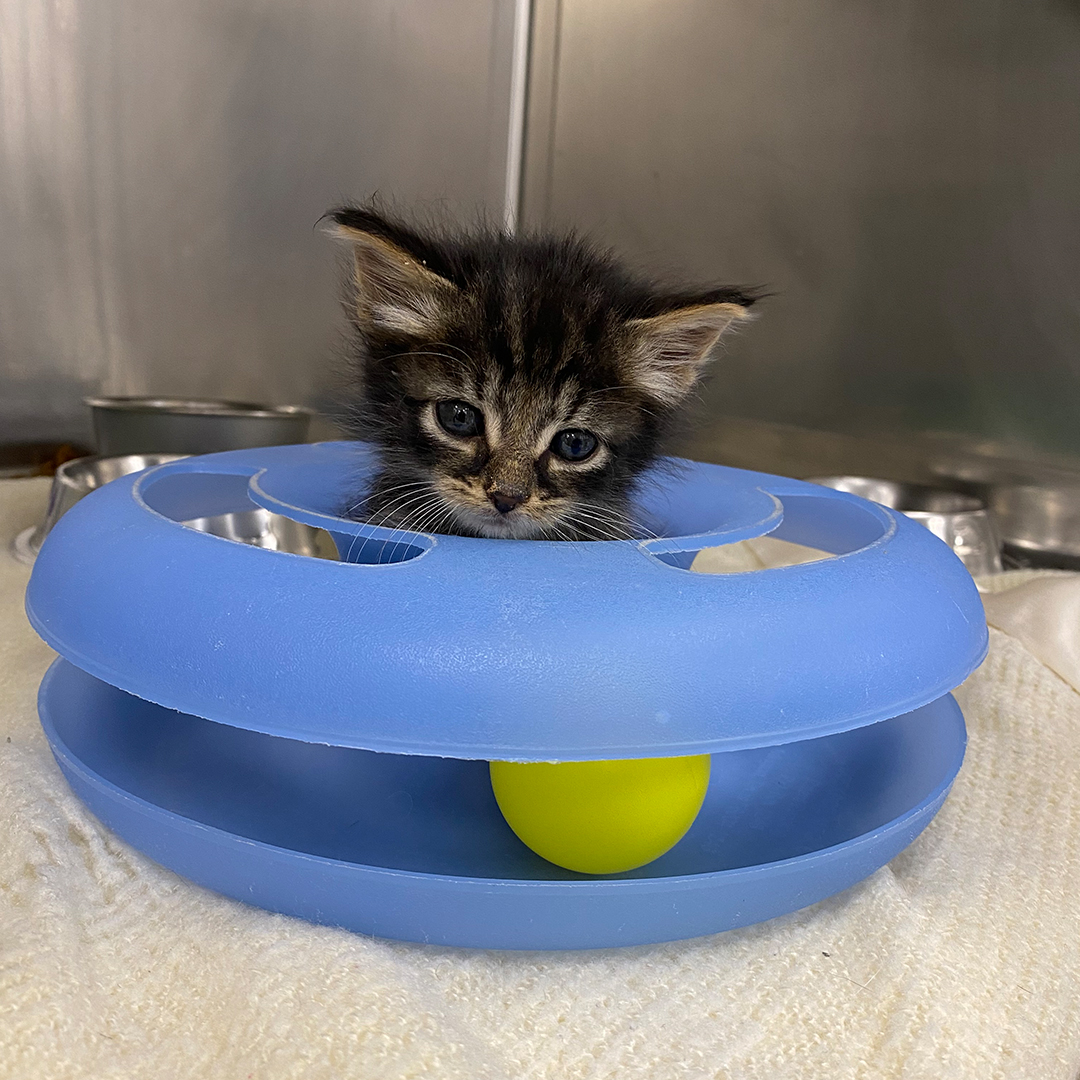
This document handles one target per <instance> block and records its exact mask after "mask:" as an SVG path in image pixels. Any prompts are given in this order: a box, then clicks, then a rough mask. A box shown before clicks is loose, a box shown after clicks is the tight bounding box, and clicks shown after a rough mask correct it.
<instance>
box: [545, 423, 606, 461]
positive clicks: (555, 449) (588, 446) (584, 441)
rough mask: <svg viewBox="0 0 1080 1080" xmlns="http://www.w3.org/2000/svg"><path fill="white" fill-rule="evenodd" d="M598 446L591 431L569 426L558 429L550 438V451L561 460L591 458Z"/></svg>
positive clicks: (597, 441)
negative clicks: (552, 437) (563, 429)
mask: <svg viewBox="0 0 1080 1080" xmlns="http://www.w3.org/2000/svg"><path fill="white" fill-rule="evenodd" d="M597 446H599V440H598V439H597V437H596V436H595V435H594V434H593V433H592V432H591V431H577V430H575V429H573V428H570V429H568V430H566V431H560V432H559V434H558V435H556V436H555V438H554V439H552V440H551V452H552V453H553V454H556V455H557V456H558V457H561V458H562V459H563V461H585V460H586V459H587V458H591V457H592V456H593V454H594V453H595V452H596V448H597Z"/></svg>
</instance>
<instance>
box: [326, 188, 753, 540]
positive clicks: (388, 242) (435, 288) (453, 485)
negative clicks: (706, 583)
mask: <svg viewBox="0 0 1080 1080" xmlns="http://www.w3.org/2000/svg"><path fill="white" fill-rule="evenodd" d="M329 216H330V217H331V218H332V220H333V221H334V223H335V229H334V231H335V233H336V235H338V236H339V237H340V238H342V239H343V240H345V241H347V242H348V243H349V244H350V245H351V246H352V249H353V266H352V274H351V282H350V290H349V299H348V310H349V315H350V318H351V320H352V324H353V326H354V328H355V339H356V340H355V365H354V369H353V372H352V375H351V379H352V385H351V387H350V394H349V402H348V427H349V430H350V434H352V435H354V436H356V437H358V438H362V439H365V440H368V441H370V442H373V443H375V444H376V445H377V446H378V447H379V449H380V453H381V462H382V468H381V471H380V472H379V474H378V476H377V478H376V479H375V482H374V484H373V485H372V487H371V489H370V490H369V491H367V492H365V493H363V496H364V497H363V498H362V499H361V500H359V501H358V502H357V503H356V505H355V506H353V507H352V508H351V512H352V513H353V514H354V516H357V517H362V518H363V519H364V520H368V521H371V522H373V523H375V524H379V525H385V526H390V527H393V528H401V529H411V530H415V531H429V532H445V533H455V534H458V535H465V536H480V537H493V538H510V539H551V540H605V539H622V538H626V537H629V536H632V535H634V532H635V527H634V523H633V521H632V519H631V512H630V496H631V493H632V490H633V486H634V483H635V481H636V480H637V479H638V478H639V477H640V476H641V474H642V472H643V471H644V470H645V469H647V468H648V467H649V465H651V464H652V463H653V462H654V461H655V459H656V457H657V454H658V448H659V443H660V439H661V437H662V435H663V434H664V432H665V430H666V429H667V428H668V426H669V424H670V421H671V419H672V417H673V416H674V414H675V413H676V411H677V410H678V408H679V406H680V405H681V403H682V402H683V401H684V399H685V398H686V396H687V394H688V393H689V392H690V390H691V388H692V387H693V386H694V384H695V382H696V381H697V380H698V378H699V377H700V375H701V372H702V370H703V368H704V366H705V364H706V361H707V360H708V357H709V354H710V352H711V350H712V348H713V346H714V345H715V344H716V342H717V341H718V339H719V338H720V336H721V334H722V333H723V332H724V331H725V330H727V329H728V328H729V327H730V326H732V325H733V324H735V323H737V322H739V321H741V320H743V319H744V318H746V316H747V309H748V308H749V307H750V305H751V304H752V303H753V302H754V300H755V299H756V297H755V295H754V294H753V293H752V292H750V291H748V290H746V289H739V288H713V289H703V290H699V291H681V292H677V291H676V292H673V291H666V290H664V289H661V288H658V287H656V286H654V285H651V284H650V283H648V282H645V281H642V280H639V279H637V278H635V277H634V276H633V275H631V274H629V273H628V272H627V271H625V270H624V269H622V268H621V267H620V266H619V265H618V264H617V263H616V262H615V261H614V260H613V259H612V258H611V257H610V256H609V255H607V254H604V253H601V252H599V251H597V250H596V249H594V248H593V247H592V246H591V245H589V244H588V243H586V242H585V241H583V240H581V239H580V238H577V237H574V236H562V237H551V236H523V237H511V236H508V235H505V234H503V233H498V232H494V231H482V230H480V231H475V232H471V233H466V234H460V235H449V234H446V235H437V234H431V233H426V232H421V231H420V230H417V229H415V228H412V227H408V226H406V225H404V224H402V223H401V222H399V221H395V220H392V219H390V218H388V217H387V216H385V215H383V214H379V213H376V212H374V211H372V210H370V209H361V208H357V207H343V208H341V209H339V210H336V211H333V212H332V213H331V214H330V215H329Z"/></svg>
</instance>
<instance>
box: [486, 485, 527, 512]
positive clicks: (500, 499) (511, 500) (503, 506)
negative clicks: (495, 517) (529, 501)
mask: <svg viewBox="0 0 1080 1080" xmlns="http://www.w3.org/2000/svg"><path fill="white" fill-rule="evenodd" d="M488 498H489V499H491V501H492V503H493V504H494V505H495V509H496V510H498V511H499V513H500V514H509V513H510V511H511V510H513V509H514V507H515V506H520V505H521V504H522V503H523V502H524V501H525V500H526V498H528V496H527V495H523V494H522V493H521V492H520V491H492V492H489V494H488Z"/></svg>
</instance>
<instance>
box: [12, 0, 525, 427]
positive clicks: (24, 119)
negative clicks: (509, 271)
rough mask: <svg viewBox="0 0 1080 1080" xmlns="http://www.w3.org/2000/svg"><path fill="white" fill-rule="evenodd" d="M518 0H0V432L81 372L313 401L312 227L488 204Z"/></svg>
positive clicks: (66, 388)
mask: <svg viewBox="0 0 1080 1080" xmlns="http://www.w3.org/2000/svg"><path fill="white" fill-rule="evenodd" d="M513 17H514V3H513V0H438V2H435V0H229V2H228V3H220V2H218V0H184V2H182V3H175V2H172V0H0V442H3V441H5V440H14V439H17V438H35V437H37V438H46V437H51V436H54V435H70V434H80V433H83V432H85V431H86V418H85V415H84V410H83V408H82V406H81V405H80V399H81V397H82V396H83V395H84V394H86V393H90V392H97V391H101V392H106V393H117V394H125V393H132V394H135V393H153V394H168V395H202V396H225V397H235V398H241V399H249V400H250V399H254V400H260V401H269V402H275V403H282V402H304V401H310V400H313V399H314V398H317V397H318V395H319V393H320V388H321V387H322V386H323V385H324V384H325V377H326V376H325V373H326V366H327V361H328V358H329V357H330V355H331V354H332V352H333V349H334V344H335V335H336V334H337V333H338V332H339V329H340V326H341V320H340V315H339V310H338V305H337V293H336V287H335V284H334V258H333V256H332V254H331V247H332V245H331V242H330V241H329V240H328V239H327V238H326V237H324V236H323V235H321V234H320V233H319V232H317V231H314V230H313V224H314V223H315V220H316V219H317V218H318V217H319V215H320V214H321V213H322V212H323V211H325V210H326V209H327V208H328V207H330V206H331V205H333V204H335V203H337V202H339V201H340V200H342V199H343V198H346V197H354V198H363V197H366V196H368V195H370V194H371V193H372V192H374V191H376V190H379V191H381V192H383V193H385V194H386V195H387V196H388V197H390V198H392V199H393V200H394V201H396V202H398V203H401V204H402V205H403V206H405V207H407V208H409V209H410V210H415V209H416V208H417V207H419V208H420V209H421V210H427V211H430V212H432V213H435V214H445V215H449V216H458V217H466V218H468V217H470V216H472V215H475V214H476V213H478V212H480V211H481V210H486V211H487V212H488V213H492V214H494V215H496V216H498V215H500V214H501V213H502V211H503V199H504V193H505V192H504V187H505V175H506V164H507V158H506V147H507V123H508V115H509V112H508V111H509V108H510V104H509V102H510V84H511V68H510V65H511V51H512V50H511V43H512V33H513Z"/></svg>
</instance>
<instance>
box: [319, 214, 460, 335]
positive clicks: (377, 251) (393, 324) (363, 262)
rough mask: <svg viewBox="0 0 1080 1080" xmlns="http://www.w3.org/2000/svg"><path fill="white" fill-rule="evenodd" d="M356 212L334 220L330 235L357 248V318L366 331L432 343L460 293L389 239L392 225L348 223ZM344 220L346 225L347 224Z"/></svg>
mask: <svg viewBox="0 0 1080 1080" xmlns="http://www.w3.org/2000/svg"><path fill="white" fill-rule="evenodd" d="M359 215H360V212H358V211H352V212H339V213H336V214H334V215H333V217H334V221H335V225H334V226H333V228H332V230H331V231H332V234H333V235H334V236H336V237H338V238H339V239H342V240H347V241H349V242H350V243H351V244H352V246H353V257H354V259H355V274H356V315H357V318H358V319H359V320H360V323H361V324H362V326H364V327H369V328H371V329H373V330H377V331H383V332H384V333H390V334H404V335H405V336H407V337H421V338H422V337H431V336H432V335H436V336H437V335H438V334H439V333H440V332H441V331H442V329H443V328H444V327H445V325H446V323H447V321H448V319H449V315H450V313H451V311H452V310H453V309H454V307H455V306H456V304H457V301H458V299H459V297H460V291H459V290H458V288H457V286H456V285H454V283H453V282H451V281H448V280H447V279H446V278H444V277H442V276H441V275H440V274H436V273H435V272H434V271H432V270H429V269H428V267H427V266H426V265H425V264H424V260H423V259H422V258H417V257H416V256H414V255H412V254H410V253H409V252H408V251H406V250H405V248H404V247H402V246H400V245H399V244H398V243H395V242H394V240H392V239H390V238H389V237H388V236H386V235H380V234H382V233H384V232H388V231H389V224H388V223H386V222H383V221H382V220H380V219H378V218H376V217H375V216H374V215H364V216H368V217H370V218H371V219H372V227H371V228H370V229H369V228H364V227H358V226H357V225H356V224H353V223H352V222H350V221H349V220H348V217H350V216H351V217H357V216H359ZM343 219H346V220H343Z"/></svg>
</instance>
